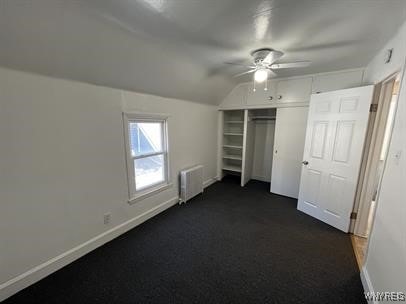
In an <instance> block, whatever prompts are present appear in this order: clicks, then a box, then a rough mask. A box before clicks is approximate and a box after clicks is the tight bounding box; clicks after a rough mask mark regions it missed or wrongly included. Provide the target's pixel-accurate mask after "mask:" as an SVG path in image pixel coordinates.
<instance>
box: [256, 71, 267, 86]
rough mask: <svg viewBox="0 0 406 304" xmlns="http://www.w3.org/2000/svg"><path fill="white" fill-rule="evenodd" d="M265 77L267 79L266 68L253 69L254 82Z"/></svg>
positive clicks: (260, 80) (261, 80)
mask: <svg viewBox="0 0 406 304" xmlns="http://www.w3.org/2000/svg"><path fill="white" fill-rule="evenodd" d="M267 79H268V71H267V70H266V69H260V70H257V71H255V73H254V80H255V81H256V82H259V83H261V82H264V81H265V80H267Z"/></svg>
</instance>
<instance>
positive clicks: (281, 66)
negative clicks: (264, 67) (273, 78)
mask: <svg viewBox="0 0 406 304" xmlns="http://www.w3.org/2000/svg"><path fill="white" fill-rule="evenodd" d="M310 64H311V62H310V61H297V62H288V63H274V64H272V65H271V66H270V68H271V69H273V70H276V69H289V68H304V67H307V66H309V65H310Z"/></svg>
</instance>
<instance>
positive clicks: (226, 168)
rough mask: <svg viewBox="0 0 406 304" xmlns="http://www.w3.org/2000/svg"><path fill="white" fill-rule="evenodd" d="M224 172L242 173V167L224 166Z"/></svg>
mask: <svg viewBox="0 0 406 304" xmlns="http://www.w3.org/2000/svg"><path fill="white" fill-rule="evenodd" d="M223 170H227V171H233V172H241V167H238V166H230V165H227V166H223Z"/></svg>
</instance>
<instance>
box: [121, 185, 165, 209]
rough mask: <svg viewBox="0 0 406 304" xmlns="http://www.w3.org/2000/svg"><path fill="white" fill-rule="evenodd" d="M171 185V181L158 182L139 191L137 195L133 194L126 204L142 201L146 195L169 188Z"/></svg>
mask: <svg viewBox="0 0 406 304" xmlns="http://www.w3.org/2000/svg"><path fill="white" fill-rule="evenodd" d="M172 186H173V184H172V183H168V184H160V185H158V186H155V187H153V188H151V189H148V190H145V192H142V193H139V194H138V195H136V196H134V197H133V198H131V199H129V200H128V204H130V205H133V204H135V203H137V202H139V201H142V200H144V199H146V198H147V197H150V196H153V195H155V194H157V193H159V192H162V191H164V190H166V189H169V188H171V187H172Z"/></svg>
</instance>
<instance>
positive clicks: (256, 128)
mask: <svg viewBox="0 0 406 304" xmlns="http://www.w3.org/2000/svg"><path fill="white" fill-rule="evenodd" d="M249 119H250V121H251V123H252V129H253V149H252V152H251V154H247V161H248V162H249V161H250V162H251V163H252V170H251V176H250V179H253V180H258V181H262V182H266V183H271V177H272V160H273V150H274V138H275V120H276V109H275V108H273V109H257V110H250V111H249ZM268 189H269V187H268Z"/></svg>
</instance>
